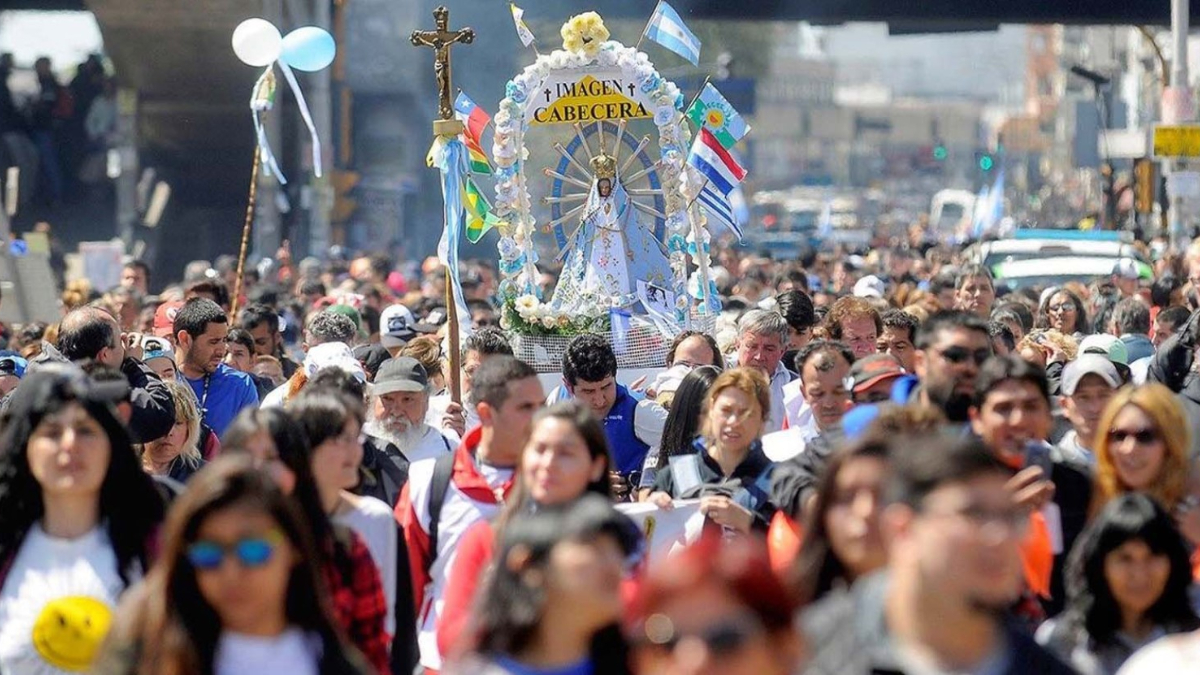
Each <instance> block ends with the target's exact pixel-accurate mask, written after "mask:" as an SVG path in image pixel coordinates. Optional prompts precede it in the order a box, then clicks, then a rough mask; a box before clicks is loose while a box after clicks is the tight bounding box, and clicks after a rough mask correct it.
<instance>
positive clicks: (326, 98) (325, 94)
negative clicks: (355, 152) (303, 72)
mask: <svg viewBox="0 0 1200 675" xmlns="http://www.w3.org/2000/svg"><path fill="white" fill-rule="evenodd" d="M331 2H332V0H313V13H312V17H313V25H315V26H317V27H318V28H324V29H325V30H327V31H330V32H331V33H332V32H333V25H332V24H333V16H332V11H331ZM310 78H311V80H310V81H311V82H312V89H311V94H310V95H309V101H310V102H311V104H312V105H311V108H310V110H311V111H312V116H313V124H314V125H316V127H317V138H319V139H321V140H323V141H325V143H326V144H327V145H326V150H327V151H326V152H323V153H321V164H322V166H321V167H320V168H321V176H322V177H321V178H314V179H313V181H312V183H311V185H312V190H313V192H314V195H313V197H314V198H313V199H312V205H311V207H310V210H309V217H308V222H309V239H308V242H309V243H308V252H309V254H310V255H315V256H318V257H323V256H325V255H326V254H327V253H328V252H329V238H330V225H329V211H330V209H331V208H332V206H333V187H332V186H331V185H330V182H329V174H330V172H331V171H332V170H333V156H332V155H333V147H334V145H333V95H332V93H331V90H330V81H331V80H330V69H329V68H323V69H321V70H320V71H318V72H315V73H313V74H312V75H311V76H310ZM313 168H314V169H315V168H316V167H313Z"/></svg>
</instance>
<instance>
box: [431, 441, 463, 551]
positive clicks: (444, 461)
mask: <svg viewBox="0 0 1200 675" xmlns="http://www.w3.org/2000/svg"><path fill="white" fill-rule="evenodd" d="M456 454H458V453H456V452H448V453H446V454H444V455H442V456H441V457H438V458H437V459H436V460H434V463H433V477H432V478H431V479H430V483H429V552H430V554H431V557H430V561H431V563H432V561H433V559H434V558H436V557H437V550H438V548H437V546H438V521H440V520H441V519H442V504H443V503H444V502H445V501H446V493H447V492H448V491H449V490H450V480H451V479H452V478H454V456H455V455H456Z"/></svg>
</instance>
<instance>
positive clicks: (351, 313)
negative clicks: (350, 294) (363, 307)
mask: <svg viewBox="0 0 1200 675" xmlns="http://www.w3.org/2000/svg"><path fill="white" fill-rule="evenodd" d="M329 311H331V312H334V313H335V314H341V315H342V316H344V317H346V318H348V319H350V320H351V321H353V322H354V329H355V330H356V331H358V334H359V335H362V334H363V326H362V314H359V313H358V310H357V309H355V308H354V307H352V306H350V305H345V304H336V305H330V306H329Z"/></svg>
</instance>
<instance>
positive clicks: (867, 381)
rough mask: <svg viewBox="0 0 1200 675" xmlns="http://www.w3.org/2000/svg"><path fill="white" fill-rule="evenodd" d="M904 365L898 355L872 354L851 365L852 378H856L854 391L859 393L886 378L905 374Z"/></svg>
mask: <svg viewBox="0 0 1200 675" xmlns="http://www.w3.org/2000/svg"><path fill="white" fill-rule="evenodd" d="M904 372H905V371H904V366H902V365H900V362H899V361H897V360H896V357H894V356H891V355H888V354H872V355H871V356H868V357H866V358H863V359H859V360H857V361H855V362H854V365H852V366H850V379H852V380H854V393H856V394H858V393H861V392H863V391H866V390H867V389H870V388H871V387H874V386H875V385H877V384H879V383H880V382H883V381H885V380H890V379H894V378H897V377H900V376H901V375H904Z"/></svg>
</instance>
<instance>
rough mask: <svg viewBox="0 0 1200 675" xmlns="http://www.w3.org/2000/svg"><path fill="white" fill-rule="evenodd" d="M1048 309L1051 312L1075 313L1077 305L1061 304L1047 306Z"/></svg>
mask: <svg viewBox="0 0 1200 675" xmlns="http://www.w3.org/2000/svg"><path fill="white" fill-rule="evenodd" d="M1046 309H1047V310H1049V311H1051V312H1074V311H1075V304H1074V303H1071V302H1060V303H1057V304H1054V305H1047V306H1046Z"/></svg>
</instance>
